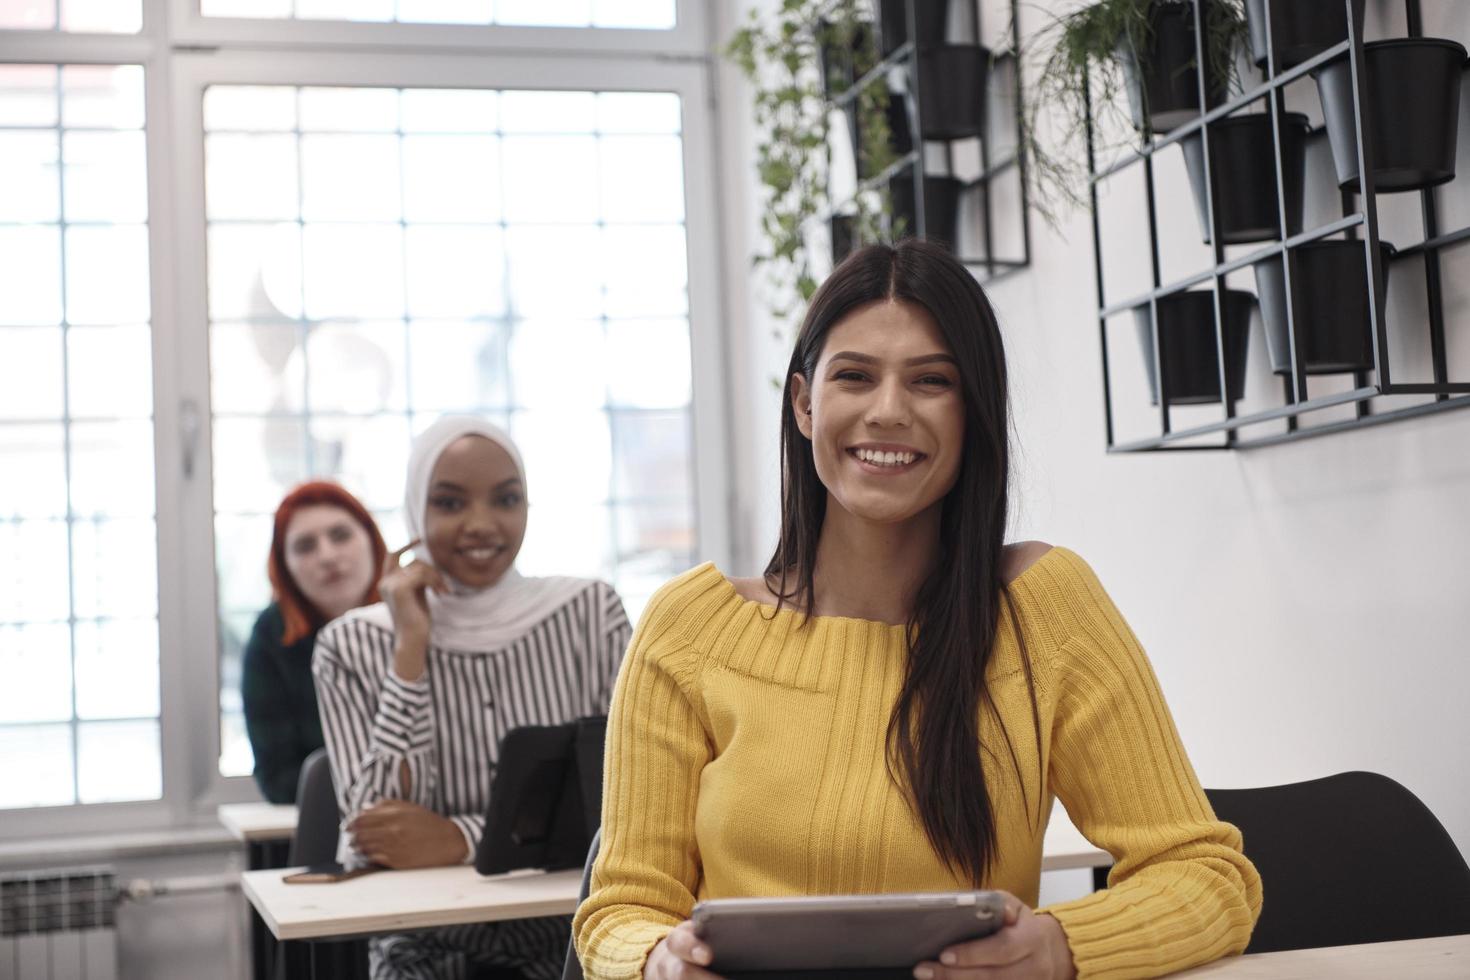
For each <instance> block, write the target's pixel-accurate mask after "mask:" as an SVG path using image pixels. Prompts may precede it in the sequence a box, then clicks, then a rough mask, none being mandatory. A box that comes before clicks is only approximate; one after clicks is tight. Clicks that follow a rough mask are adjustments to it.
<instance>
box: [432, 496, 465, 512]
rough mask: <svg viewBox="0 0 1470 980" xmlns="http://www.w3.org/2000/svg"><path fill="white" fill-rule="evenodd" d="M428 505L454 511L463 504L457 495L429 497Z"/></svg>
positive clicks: (437, 508) (436, 508)
mask: <svg viewBox="0 0 1470 980" xmlns="http://www.w3.org/2000/svg"><path fill="white" fill-rule="evenodd" d="M429 506H430V507H433V508H434V509H435V510H446V511H456V510H459V509H460V508H461V507H463V506H464V501H462V500H460V499H459V498H458V497H430V498H429Z"/></svg>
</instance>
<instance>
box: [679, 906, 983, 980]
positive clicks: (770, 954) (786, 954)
mask: <svg viewBox="0 0 1470 980" xmlns="http://www.w3.org/2000/svg"><path fill="white" fill-rule="evenodd" d="M692 918H693V919H694V926H695V930H696V931H697V932H698V933H699V936H700V938H701V939H703V940H704V941H705V942H706V943H707V944H708V945H709V947H710V949H711V951H712V952H713V953H714V963H713V964H712V965H711V967H710V969H711V970H712V971H713V972H715V973H717V974H719V975H720V976H723V977H725V978H727V980H788V978H791V980H794V978H798V977H808V978H816V977H831V978H836V977H843V978H853V980H858V978H862V980H884V978H888V977H893V978H895V980H897V978H901V977H911V976H912V971H913V968H914V967H915V966H916V965H917V964H918V963H920V962H921V961H923V960H927V959H935V958H937V957H938V955H939V953H940V952H941V951H943V950H944V949H945V948H946V947H948V946H951V945H953V944H955V943H960V942H966V941H969V940H973V939H979V938H982V937H984V936H987V935H989V934H991V933H992V932H994V931H995V930H997V929H999V928H1000V926H1001V923H1002V922H1003V921H1004V919H1005V899H1004V897H1003V896H1002V895H1001V894H1000V893H999V892H991V891H970V892H936V893H915V894H896V895H829V896H817V897H811V898H774V899H760V898H753V899H752V898H745V899H717V900H713V901H704V902H700V903H699V904H698V905H696V906H695V907H694V912H693V915H692Z"/></svg>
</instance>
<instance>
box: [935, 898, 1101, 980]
mask: <svg viewBox="0 0 1470 980" xmlns="http://www.w3.org/2000/svg"><path fill="white" fill-rule="evenodd" d="M1005 898H1006V914H1005V924H1004V925H1002V926H1001V928H1000V931H999V932H997V933H994V934H993V935H990V936H986V937H985V938H984V939H976V940H973V941H972V942H968V943H956V944H955V945H953V946H950V947H949V948H948V949H945V950H943V951H942V952H941V953H940V954H939V962H938V963H935V962H932V961H928V962H924V963H920V964H919V965H918V966H916V967H914V976H915V977H917V978H918V980H969V978H975V980H979V978H980V977H986V978H991V977H993V978H996V980H1000V978H1004V980H1072V978H1073V977H1075V976H1076V975H1077V969H1076V967H1075V966H1074V965H1073V964H1072V947H1071V946H1069V945H1068V944H1067V934H1066V932H1065V931H1063V929H1062V924H1061V923H1060V922H1058V921H1057V920H1056V919H1054V918H1052V917H1051V916H1049V915H1037V914H1036V913H1034V912H1032V911H1031V909H1030V908H1028V907H1027V905H1026V903H1025V902H1023V901H1021V900H1020V899H1019V898H1017V897H1016V896H1014V895H1010V894H1007V895H1006V897H1005Z"/></svg>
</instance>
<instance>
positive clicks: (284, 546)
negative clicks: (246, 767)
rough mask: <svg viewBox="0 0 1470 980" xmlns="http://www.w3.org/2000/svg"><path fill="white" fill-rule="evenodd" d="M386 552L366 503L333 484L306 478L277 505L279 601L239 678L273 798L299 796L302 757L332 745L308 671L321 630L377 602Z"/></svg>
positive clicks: (253, 636) (254, 637)
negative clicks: (327, 743) (324, 731)
mask: <svg viewBox="0 0 1470 980" xmlns="http://www.w3.org/2000/svg"><path fill="white" fill-rule="evenodd" d="M387 551H388V549H387V547H386V546H385V545H384V544H383V536H382V534H380V533H379V532H378V526H377V525H376V524H374V523H373V518H372V515H370V514H369V513H368V512H367V508H365V507H363V505H362V504H361V503H360V502H359V501H358V499H357V498H356V497H354V496H352V494H350V493H348V492H347V491H346V490H343V489H342V488H341V487H339V486H337V484H335V483H327V482H323V481H317V482H312V483H303V484H302V485H301V486H299V487H297V488H296V489H294V490H292V491H291V492H290V493H288V494H287V495H286V498H285V499H284V500H282V501H281V505H280V506H279V507H277V508H276V521H275V530H274V532H273V533H272V535H271V553H270V561H269V563H268V565H267V567H268V570H269V572H270V580H271V595H272V599H273V601H272V602H271V604H270V605H269V606H268V607H267V608H266V610H265V611H264V612H262V613H261V614H260V618H259V619H257V620H256V621H255V629H253V630H252V631H251V633H250V641H249V642H248V643H247V644H246V645H245V665H244V670H243V673H242V676H241V681H240V689H241V690H240V693H241V696H242V697H243V699H244V701H245V730H246V732H247V733H248V734H249V736H250V748H251V749H252V750H253V751H254V752H255V782H256V783H257V784H258V785H259V786H260V791H261V792H262V793H264V794H265V798H266V799H267V800H269V801H270V802H272V803H295V802H296V779H297V776H298V775H299V774H300V772H301V763H302V762H303V761H304V760H305V759H306V757H307V756H308V755H310V754H311V753H312V752H314V751H315V750H317V749H319V748H321V747H322V746H323V745H324V744H325V743H324V742H323V740H322V725H321V720H320V719H319V718H318V717H317V706H316V687H315V684H314V683H313V682H312V676H311V652H312V649H313V648H314V647H315V646H316V634H317V630H319V629H321V628H322V627H323V626H325V625H326V624H327V623H329V622H331V621H332V620H334V619H336V618H337V617H338V616H340V615H342V614H343V613H345V612H347V611H348V610H349V609H355V608H356V607H358V606H362V605H366V604H368V603H371V602H377V601H378V586H377V581H378V571H379V569H381V568H382V567H383V560H384V558H385V557H386V555H387Z"/></svg>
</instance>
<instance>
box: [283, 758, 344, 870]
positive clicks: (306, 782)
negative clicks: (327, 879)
mask: <svg viewBox="0 0 1470 980" xmlns="http://www.w3.org/2000/svg"><path fill="white" fill-rule="evenodd" d="M341 824H342V815H341V813H340V812H339V811H338V810H337V789H336V787H335V786H334V785H333V784H332V764H331V760H329V759H328V758H327V750H326V749H317V750H316V751H315V752H313V753H312V754H311V755H309V756H307V757H306V761H305V762H303V763H302V764H301V775H300V776H299V777H297V781H296V836H295V838H293V839H292V841H291V866H292V867H300V866H301V865H310V864H330V863H331V862H333V861H335V860H337V835H338V833H339V828H340V827H341Z"/></svg>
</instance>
